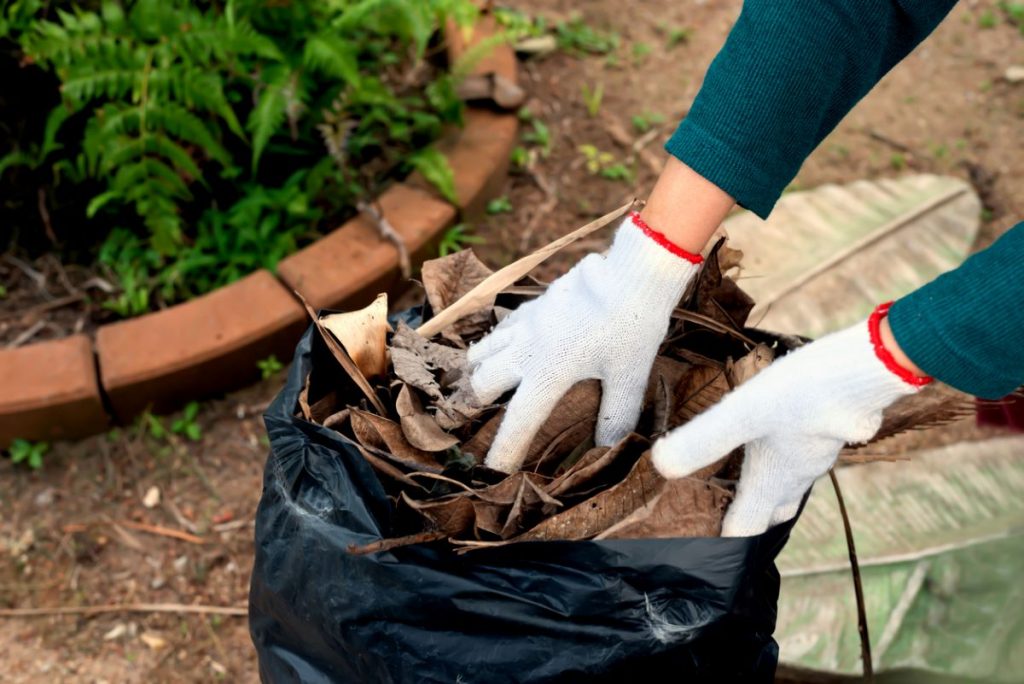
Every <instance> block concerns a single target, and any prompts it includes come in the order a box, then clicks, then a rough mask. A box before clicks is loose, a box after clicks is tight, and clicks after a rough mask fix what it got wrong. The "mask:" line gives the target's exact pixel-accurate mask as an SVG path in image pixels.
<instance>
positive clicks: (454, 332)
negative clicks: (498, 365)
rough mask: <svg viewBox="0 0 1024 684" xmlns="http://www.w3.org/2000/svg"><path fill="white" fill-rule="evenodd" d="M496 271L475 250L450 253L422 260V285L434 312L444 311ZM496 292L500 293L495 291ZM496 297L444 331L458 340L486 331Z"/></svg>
mask: <svg viewBox="0 0 1024 684" xmlns="http://www.w3.org/2000/svg"><path fill="white" fill-rule="evenodd" d="M492 273H493V271H492V270H491V269H489V268H487V266H486V265H485V264H484V262H482V261H480V259H478V258H477V256H476V254H474V253H473V251H472V250H469V249H464V250H462V251H461V252H456V253H454V254H449V255H448V256H444V257H441V258H440V259H431V260H430V261H426V262H424V263H423V270H422V278H423V289H424V290H425V291H426V293H427V301H428V302H430V308H431V309H433V310H434V314H435V315H436V314H437V313H439V312H441V311H444V310H445V309H447V308H448V307H449V306H451V305H452V304H454V303H455V302H457V301H458V300H459V299H461V298H462V297H463V296H464V295H465V294H466V293H467V292H469V291H470V290H472V289H473V288H474V287H476V286H477V285H479V284H480V283H482V282H483V281H484V280H485V279H486V278H487V277H488V276H489V275H491V274H492ZM495 294H497V293H495ZM493 303H494V297H493V296H492V297H491V300H490V302H487V303H486V305H485V306H481V307H480V308H479V309H478V310H476V311H474V312H473V313H470V314H467V315H466V316H465V317H464V318H462V319H460V320H458V321H455V322H454V323H453V324H452V325H451V326H449V327H448V328H445V329H444V330H442V331H441V334H442V335H443V336H444V337H446V338H448V339H452V338H454V339H455V340H458V341H459V342H461V338H463V337H468V336H471V335H475V334H477V333H481V332H484V331H486V330H487V329H488V328H489V327H490V325H491V309H492V308H493Z"/></svg>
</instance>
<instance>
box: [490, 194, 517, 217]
mask: <svg viewBox="0 0 1024 684" xmlns="http://www.w3.org/2000/svg"><path fill="white" fill-rule="evenodd" d="M511 211H512V201H511V200H510V199H509V198H508V196H507V195H502V196H501V197H495V198H494V199H492V200H491V201H490V202H488V203H487V213H488V214H508V213H509V212H511Z"/></svg>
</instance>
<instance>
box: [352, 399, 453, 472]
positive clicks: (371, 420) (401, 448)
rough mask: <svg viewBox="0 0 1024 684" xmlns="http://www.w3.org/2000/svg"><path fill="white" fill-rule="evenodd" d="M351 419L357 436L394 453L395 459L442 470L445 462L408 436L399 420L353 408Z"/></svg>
mask: <svg viewBox="0 0 1024 684" xmlns="http://www.w3.org/2000/svg"><path fill="white" fill-rule="evenodd" d="M349 422H350V424H351V425H352V432H353V433H354V434H355V437H356V440H358V441H359V443H360V444H362V445H363V446H365V447H371V448H373V449H376V450H378V451H379V452H382V453H386V454H390V457H391V460H392V461H394V462H396V463H398V464H400V465H403V466H405V467H407V468H412V469H413V470H425V471H427V472H432V473H440V472H441V470H443V468H442V466H441V464H440V463H439V462H438V461H437V459H435V458H434V457H433V456H432V455H431V454H430V452H428V451H423V450H422V449H417V448H416V447H414V446H413V445H411V444H409V442H408V441H407V440H406V438H405V434H404V433H403V432H402V428H400V427H399V426H398V425H396V424H395V423H393V422H391V421H390V420H388V419H387V418H383V417H381V416H378V415H375V414H373V413H368V412H367V411H360V410H359V409H351V412H350V413H349Z"/></svg>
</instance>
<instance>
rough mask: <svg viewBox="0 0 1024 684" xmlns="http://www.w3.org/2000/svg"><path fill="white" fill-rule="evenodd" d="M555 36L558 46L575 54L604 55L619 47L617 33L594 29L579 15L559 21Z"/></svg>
mask: <svg viewBox="0 0 1024 684" xmlns="http://www.w3.org/2000/svg"><path fill="white" fill-rule="evenodd" d="M555 36H556V38H557V39H558V46H559V47H560V48H562V49H563V50H565V51H566V52H568V53H570V54H575V55H582V54H592V55H605V54H608V53H609V52H614V51H615V50H616V49H617V48H618V47H619V36H618V34H616V33H612V32H608V31H601V30H598V29H594V28H592V27H590V26H588V25H587V24H586V23H584V21H583V18H582V17H579V16H577V17H573V18H572V19H570V20H569V21H563V22H560V23H559V24H558V25H557V26H556V27H555Z"/></svg>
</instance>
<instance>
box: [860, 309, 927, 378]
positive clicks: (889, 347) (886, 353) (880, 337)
mask: <svg viewBox="0 0 1024 684" xmlns="http://www.w3.org/2000/svg"><path fill="white" fill-rule="evenodd" d="M890 306H892V302H888V303H886V304H881V305H879V306H878V307H877V308H876V309H875V311H874V312H873V313H872V314H871V317H870V318H869V319H868V329H869V331H870V334H871V342H872V345H873V346H874V347H875V353H876V354H877V355H878V358H879V359H880V360H881V361H882V363H884V364H885V366H886V368H888V369H889V370H890V371H892V372H893V373H895V374H896V375H897V376H899V377H900V378H901V379H903V380H904V381H906V382H907V383H908V384H910V385H913V386H914V387H922V386H924V385H927V384H928V383H929V382H931V381H932V379H931V377H930V376H929V375H928V374H927V373H925V372H924V371H923V370H921V369H920V368H919V367H918V366H917V364H915V363H914V362H913V361H912V360H911V359H910V357H909V356H907V355H906V353H904V351H903V350H902V349H901V348H900V345H899V343H898V342H897V341H896V336H895V335H893V332H892V327H891V326H890V325H889V318H888V315H887V314H888V313H889V307H890Z"/></svg>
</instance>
